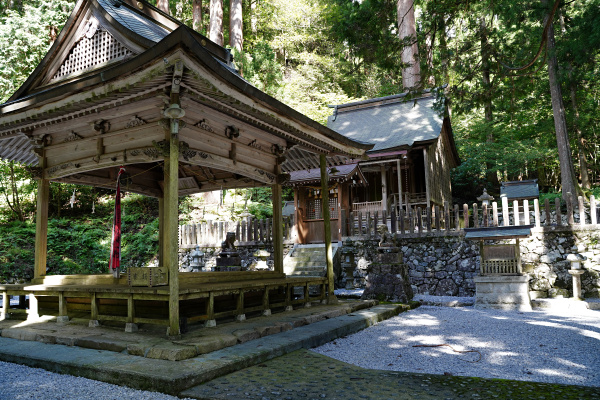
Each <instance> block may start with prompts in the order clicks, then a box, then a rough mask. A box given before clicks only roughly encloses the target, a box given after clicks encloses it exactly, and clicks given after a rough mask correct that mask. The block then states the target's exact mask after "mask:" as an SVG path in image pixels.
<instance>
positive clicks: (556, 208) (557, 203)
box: [554, 197, 562, 226]
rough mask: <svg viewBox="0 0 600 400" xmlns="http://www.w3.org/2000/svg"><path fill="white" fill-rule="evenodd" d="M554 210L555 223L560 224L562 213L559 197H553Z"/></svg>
mask: <svg viewBox="0 0 600 400" xmlns="http://www.w3.org/2000/svg"><path fill="white" fill-rule="evenodd" d="M554 211H556V225H557V226H562V213H561V210H560V197H557V198H556V199H554Z"/></svg>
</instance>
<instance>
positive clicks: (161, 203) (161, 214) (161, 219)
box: [158, 188, 166, 267]
mask: <svg viewBox="0 0 600 400" xmlns="http://www.w3.org/2000/svg"><path fill="white" fill-rule="evenodd" d="M165 190H166V188H165ZM164 226H165V198H164V196H163V197H159V198H158V266H159V267H162V266H164V258H165V236H164V233H165V231H164Z"/></svg>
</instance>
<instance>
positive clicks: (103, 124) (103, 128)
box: [94, 119, 110, 135]
mask: <svg viewBox="0 0 600 400" xmlns="http://www.w3.org/2000/svg"><path fill="white" fill-rule="evenodd" d="M94 130H95V131H96V132H99V133H100V134H101V135H102V134H104V133H106V132H108V131H110V122H108V121H106V120H104V119H100V120H98V121H96V122H94Z"/></svg>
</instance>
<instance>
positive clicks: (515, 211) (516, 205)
mask: <svg viewBox="0 0 600 400" xmlns="http://www.w3.org/2000/svg"><path fill="white" fill-rule="evenodd" d="M513 215H514V220H515V226H519V225H521V221H519V201H518V200H513Z"/></svg>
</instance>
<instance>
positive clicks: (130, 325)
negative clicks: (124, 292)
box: [125, 293, 138, 333]
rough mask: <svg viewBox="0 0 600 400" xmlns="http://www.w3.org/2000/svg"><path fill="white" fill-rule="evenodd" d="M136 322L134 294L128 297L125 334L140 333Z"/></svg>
mask: <svg viewBox="0 0 600 400" xmlns="http://www.w3.org/2000/svg"><path fill="white" fill-rule="evenodd" d="M134 321H135V304H134V302H133V294H131V293H130V294H129V296H127V322H126V323H125V332H128V333H132V332H137V331H138V326H137V324H136V323H134Z"/></svg>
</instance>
